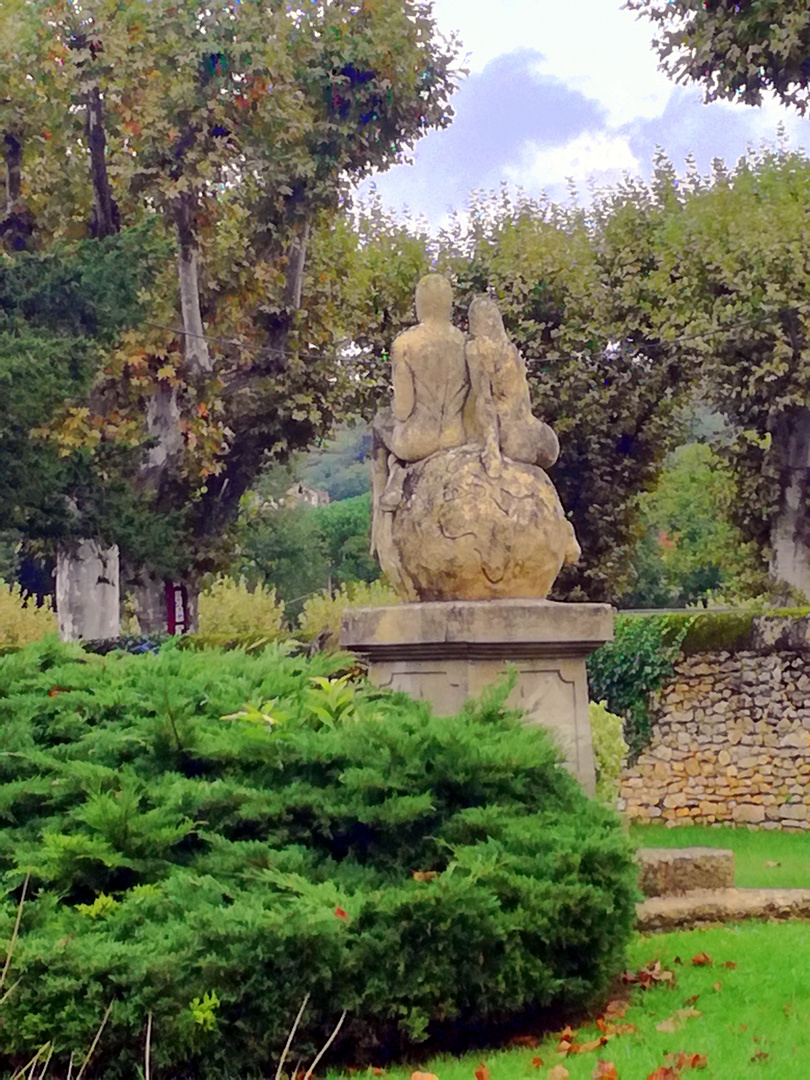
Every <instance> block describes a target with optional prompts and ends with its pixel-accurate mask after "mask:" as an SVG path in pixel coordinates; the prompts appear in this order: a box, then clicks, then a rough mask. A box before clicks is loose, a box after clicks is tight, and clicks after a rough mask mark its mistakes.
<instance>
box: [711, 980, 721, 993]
mask: <svg viewBox="0 0 810 1080" xmlns="http://www.w3.org/2000/svg"><path fill="white" fill-rule="evenodd" d="M722 988H723V984H722V983H721V982H720V980H719V979H718V980H717V982H716V983H713V984H712V990H714V992H715V993H717V991H718V990H722Z"/></svg>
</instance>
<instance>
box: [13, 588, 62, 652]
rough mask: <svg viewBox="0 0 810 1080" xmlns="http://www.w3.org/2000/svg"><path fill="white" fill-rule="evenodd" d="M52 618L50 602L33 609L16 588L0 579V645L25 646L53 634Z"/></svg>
mask: <svg viewBox="0 0 810 1080" xmlns="http://www.w3.org/2000/svg"><path fill="white" fill-rule="evenodd" d="M56 629H57V627H56V616H55V614H54V612H53V611H52V610H51V605H50V603H47V602H46V603H45V604H43V605H42V607H37V606H36V603H35V602H34V600H33V599H32V600H31V601H30V602H29V603H26V602H25V601H24V600H23V598H22V595H21V589H20V586H19V585H7V584H6V583H5V582H4V581H3V580H2V579H0V646H4V645H28V644H29V643H30V642H33V641H39V639H40V638H42V637H44V636H45V635H46V634H54V633H56Z"/></svg>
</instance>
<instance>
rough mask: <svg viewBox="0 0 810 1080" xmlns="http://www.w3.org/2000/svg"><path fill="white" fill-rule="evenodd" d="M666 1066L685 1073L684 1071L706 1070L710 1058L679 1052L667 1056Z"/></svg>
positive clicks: (703, 1055) (683, 1051)
mask: <svg viewBox="0 0 810 1080" xmlns="http://www.w3.org/2000/svg"><path fill="white" fill-rule="evenodd" d="M664 1064H665V1065H670V1066H671V1067H672V1068H673V1069H676V1070H678V1071H683V1070H684V1069H705V1068H706V1066H707V1064H708V1058H707V1057H706V1055H705V1054H688V1053H687V1052H686V1051H685V1050H679V1051H678V1053H677V1054H667V1056H666V1057H665V1058H664Z"/></svg>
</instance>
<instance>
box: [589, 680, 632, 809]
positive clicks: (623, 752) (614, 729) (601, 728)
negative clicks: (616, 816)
mask: <svg viewBox="0 0 810 1080" xmlns="http://www.w3.org/2000/svg"><path fill="white" fill-rule="evenodd" d="M588 720H589V721H590V724H591V736H592V738H593V757H594V765H595V766H596V797H597V798H598V799H601V800H602V802H604V803H606V804H607V805H608V806H615V805H616V799H617V798H618V797H619V780H620V777H621V772H622V765H623V764H624V762H625V759H626V757H627V750H628V747H627V743H626V742H625V741H624V735H623V729H624V719H623V717H621V716H617V714H616V713H612V712H608V709H607V706H606V705H605V702H604V701H599V702H596V701H591V702H589V704H588Z"/></svg>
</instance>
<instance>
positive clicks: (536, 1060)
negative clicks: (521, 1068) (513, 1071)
mask: <svg viewBox="0 0 810 1080" xmlns="http://www.w3.org/2000/svg"><path fill="white" fill-rule="evenodd" d="M542 1065H543V1059H542V1058H541V1057H533V1058H532V1068H533V1069H540V1068H542Z"/></svg>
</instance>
